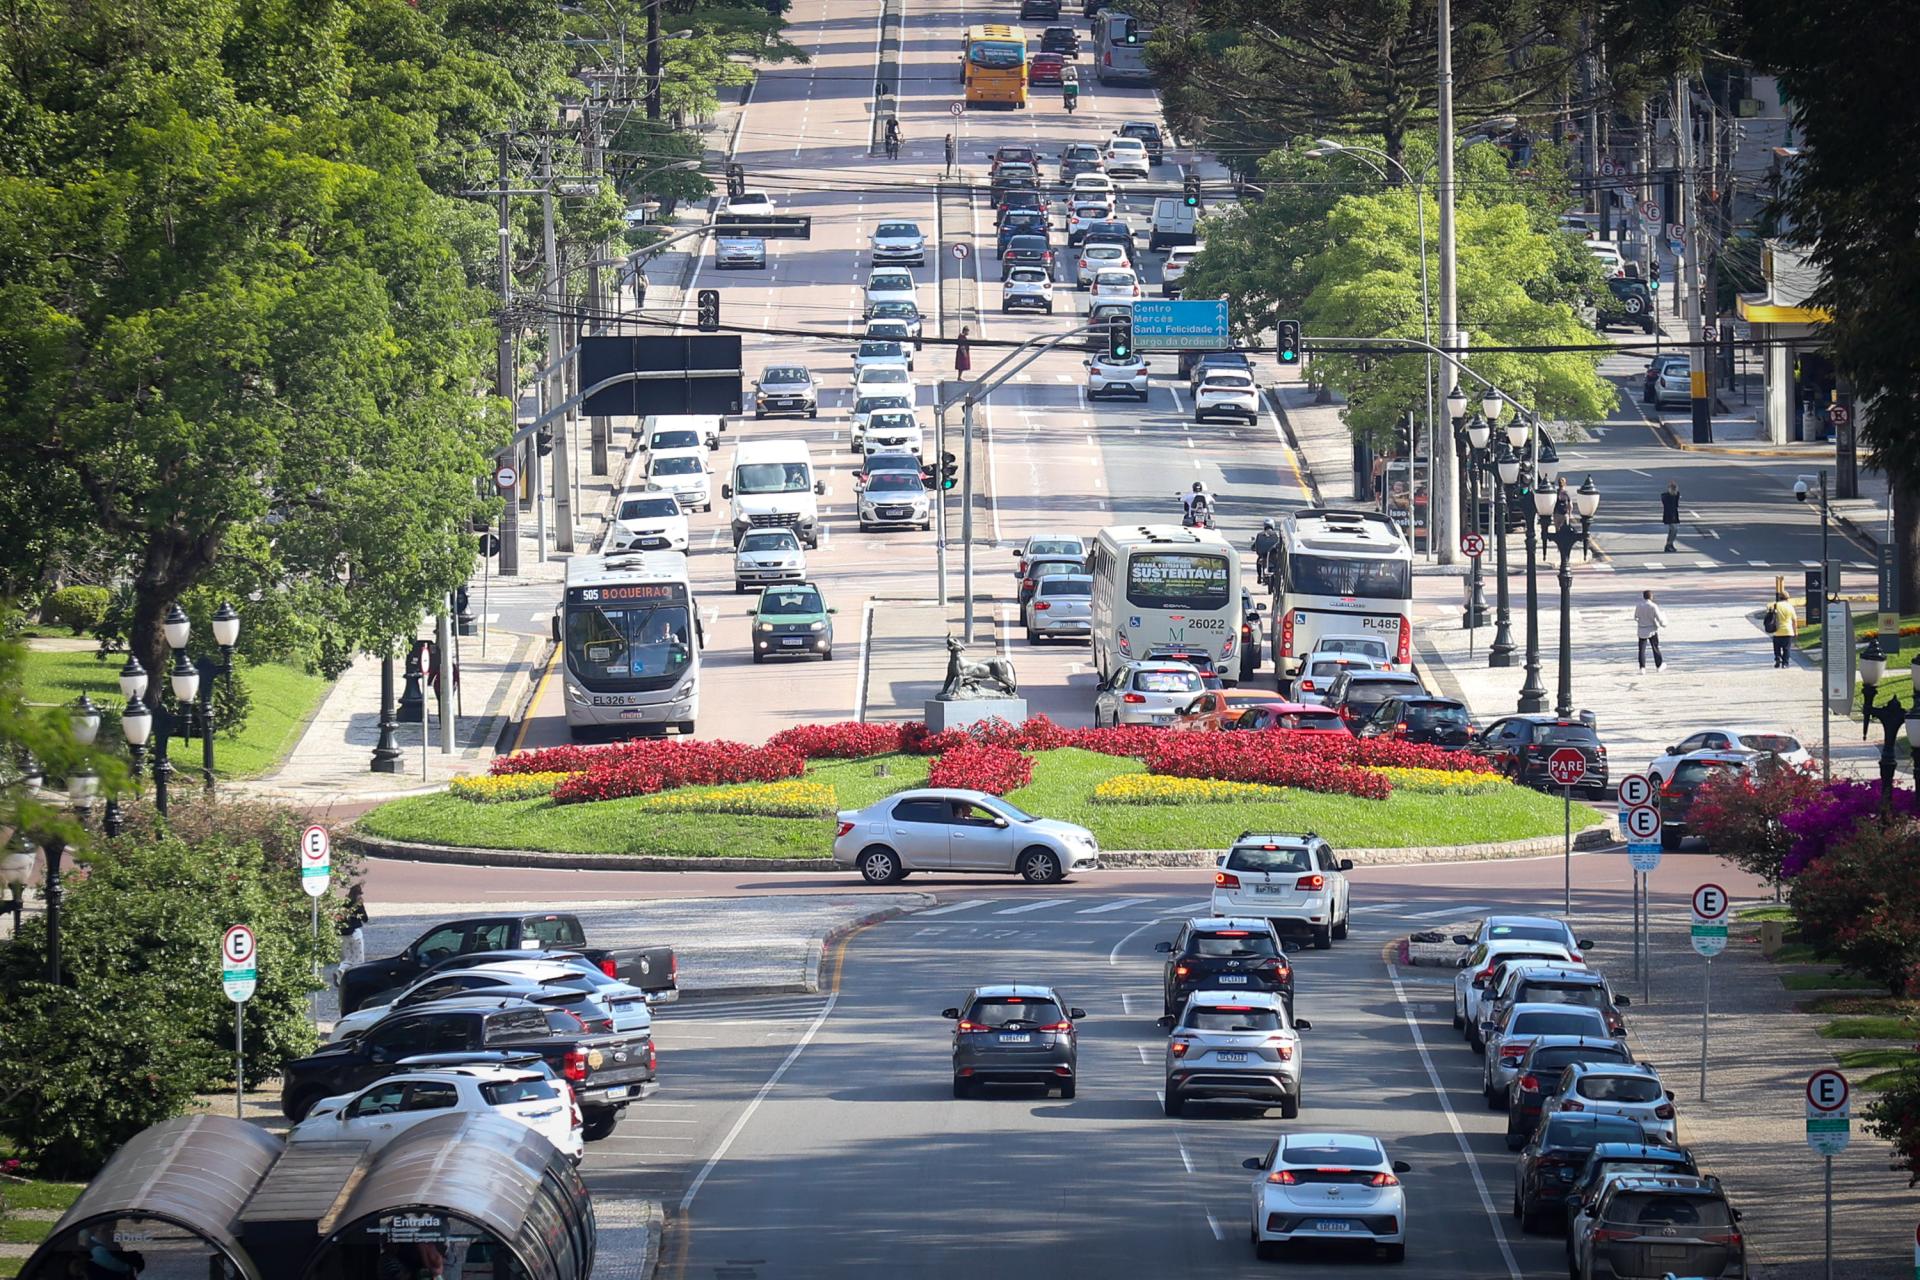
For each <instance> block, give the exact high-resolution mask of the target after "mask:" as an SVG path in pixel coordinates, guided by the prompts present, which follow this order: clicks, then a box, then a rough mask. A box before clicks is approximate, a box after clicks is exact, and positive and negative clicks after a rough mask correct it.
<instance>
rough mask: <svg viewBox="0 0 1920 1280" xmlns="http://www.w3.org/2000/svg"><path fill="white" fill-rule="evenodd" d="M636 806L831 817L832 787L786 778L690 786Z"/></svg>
mask: <svg viewBox="0 0 1920 1280" xmlns="http://www.w3.org/2000/svg"><path fill="white" fill-rule="evenodd" d="M638 807H639V808H642V809H645V810H648V811H649V812H653V813H743V814H749V815H752V816H755V817H761V818H819V817H831V816H832V815H833V811H834V808H835V805H834V794H833V788H832V787H830V786H828V785H827V784H826V783H824V782H808V781H806V780H804V779H801V778H789V779H787V780H786V781H784V782H753V783H748V784H746V785H745V786H737V787H691V788H686V789H683V790H680V791H665V792H662V793H660V794H659V795H653V796H647V797H645V798H644V799H642V800H641V801H640V804H639V806H638Z"/></svg>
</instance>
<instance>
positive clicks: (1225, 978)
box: [1219, 973, 1247, 986]
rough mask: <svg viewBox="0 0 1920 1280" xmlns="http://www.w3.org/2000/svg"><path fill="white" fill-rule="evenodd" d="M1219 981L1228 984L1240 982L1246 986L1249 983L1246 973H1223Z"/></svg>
mask: <svg viewBox="0 0 1920 1280" xmlns="http://www.w3.org/2000/svg"><path fill="white" fill-rule="evenodd" d="M1219 981H1221V982H1223V983H1226V984H1228V985H1232V984H1234V983H1238V984H1240V985H1241V986H1245V985H1246V984H1247V975H1246V974H1244V973H1223V974H1221V975H1220V978H1219Z"/></svg>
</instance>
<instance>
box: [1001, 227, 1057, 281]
mask: <svg viewBox="0 0 1920 1280" xmlns="http://www.w3.org/2000/svg"><path fill="white" fill-rule="evenodd" d="M1015 267H1040V268H1043V269H1044V270H1046V271H1048V272H1051V271H1052V270H1053V246H1052V245H1050V244H1048V243H1047V238H1046V237H1045V236H1011V237H1009V238H1008V240H1007V247H1006V248H1005V249H1003V250H1001V253H1000V278H1001V279H1002V280H1005V279H1006V278H1007V275H1008V273H1009V272H1011V271H1012V270H1013V269H1014V268H1015Z"/></svg>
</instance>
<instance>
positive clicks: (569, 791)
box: [553, 760, 666, 804]
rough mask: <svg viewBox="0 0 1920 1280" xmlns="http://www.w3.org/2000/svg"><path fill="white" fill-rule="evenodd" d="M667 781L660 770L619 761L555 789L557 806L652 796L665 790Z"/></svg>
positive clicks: (575, 776) (575, 777) (554, 795)
mask: <svg viewBox="0 0 1920 1280" xmlns="http://www.w3.org/2000/svg"><path fill="white" fill-rule="evenodd" d="M665 787H666V779H664V778H663V777H661V776H660V771H659V770H657V769H649V768H647V766H645V765H644V764H640V763H637V762H634V761H626V760H622V761H616V762H613V763H610V764H603V765H601V766H600V767H599V768H596V769H589V770H588V771H587V772H585V773H576V774H574V775H573V776H572V777H571V778H568V779H567V780H566V781H565V782H562V783H561V784H560V785H559V786H557V787H555V788H554V789H553V802H554V803H555V804H583V803H586V802H587V801H591V800H619V799H622V798H623V797H626V796H650V795H652V794H653V793H654V792H656V791H661V790H664V789H665Z"/></svg>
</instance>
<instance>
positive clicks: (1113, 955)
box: [1107, 916, 1166, 965]
mask: <svg viewBox="0 0 1920 1280" xmlns="http://www.w3.org/2000/svg"><path fill="white" fill-rule="evenodd" d="M1165 919H1166V917H1164V916H1162V917H1161V919H1160V920H1149V921H1147V922H1146V923H1145V924H1143V925H1141V926H1140V927H1139V928H1138V929H1135V930H1134V931H1133V932H1132V933H1129V934H1128V935H1127V936H1126V937H1124V938H1122V939H1120V941H1118V942H1116V943H1114V944H1113V950H1111V951H1109V952H1107V963H1108V964H1110V965H1117V964H1119V963H1120V948H1122V947H1124V946H1126V945H1127V944H1128V943H1129V942H1132V941H1133V940H1134V939H1135V938H1137V937H1139V936H1140V935H1141V934H1143V933H1145V932H1146V931H1147V930H1149V929H1151V928H1153V927H1154V926H1155V925H1157V924H1159V923H1161V921H1162V920H1165Z"/></svg>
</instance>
